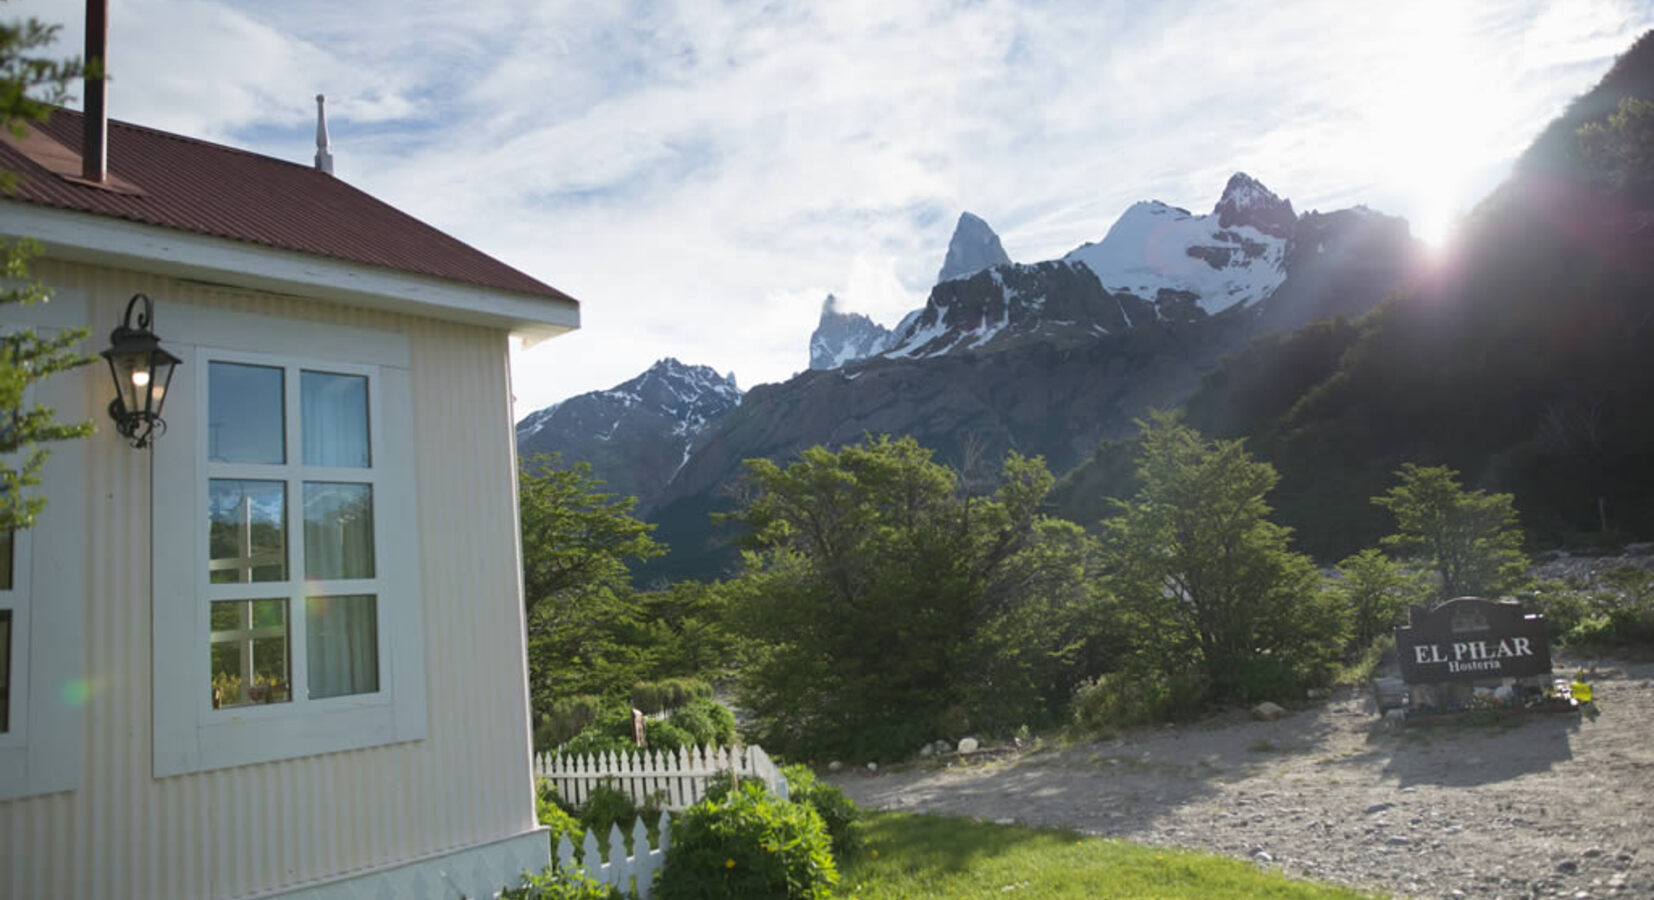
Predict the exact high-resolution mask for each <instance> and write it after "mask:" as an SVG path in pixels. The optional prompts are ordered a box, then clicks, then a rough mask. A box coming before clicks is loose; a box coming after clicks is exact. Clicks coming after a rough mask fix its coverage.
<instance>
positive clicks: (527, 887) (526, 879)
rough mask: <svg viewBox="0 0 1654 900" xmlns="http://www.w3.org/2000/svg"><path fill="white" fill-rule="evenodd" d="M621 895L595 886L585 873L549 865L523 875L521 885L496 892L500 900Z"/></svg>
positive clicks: (614, 899)
mask: <svg viewBox="0 0 1654 900" xmlns="http://www.w3.org/2000/svg"><path fill="white" fill-rule="evenodd" d="M620 898H621V893H620V892H619V891H617V890H615V889H614V888H612V887H609V886H607V885H604V884H599V883H597V882H596V881H593V880H592V879H591V878H589V877H587V875H586V873H584V872H582V871H579V870H575V871H572V872H560V871H557V870H556V869H552V868H550V867H549V866H548V867H547V868H546V870H545V871H544V872H541V873H540V874H538V875H535V874H533V873H531V872H524V873H523V881H522V884H520V885H518V886H517V887H514V888H506V889H505V890H504V891H501V892H500V900H620Z"/></svg>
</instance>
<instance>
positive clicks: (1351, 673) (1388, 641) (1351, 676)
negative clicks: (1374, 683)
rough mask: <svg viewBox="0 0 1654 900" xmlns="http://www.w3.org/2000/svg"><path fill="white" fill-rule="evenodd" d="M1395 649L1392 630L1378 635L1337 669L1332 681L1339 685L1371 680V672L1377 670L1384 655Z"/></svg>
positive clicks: (1364, 682)
mask: <svg viewBox="0 0 1654 900" xmlns="http://www.w3.org/2000/svg"><path fill="white" fill-rule="evenodd" d="M1395 649H1396V636H1395V634H1394V633H1393V632H1392V633H1390V634H1383V635H1379V636H1378V637H1376V638H1374V639H1373V642H1372V643H1370V644H1368V645H1367V647H1366V649H1365V650H1362V651H1361V652H1360V654H1358V655H1357V656H1356V657H1355V659H1354V660H1352V661H1351V662H1350V663H1349V664H1348V665H1346V666H1344V667H1343V668H1342V669H1340V670H1339V672H1338V675H1337V677H1336V678H1334V679H1333V681H1334V683H1336V684H1341V685H1360V684H1366V683H1367V682H1368V681H1370V680H1372V677H1373V673H1375V672H1377V671H1378V667H1379V665H1380V664H1382V663H1383V662H1384V657H1385V656H1387V655H1389V654H1391V653H1394V652H1395Z"/></svg>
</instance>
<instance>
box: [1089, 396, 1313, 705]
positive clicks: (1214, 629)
mask: <svg viewBox="0 0 1654 900" xmlns="http://www.w3.org/2000/svg"><path fill="white" fill-rule="evenodd" d="M1142 445H1143V450H1142V456H1141V458H1140V460H1139V462H1138V481H1139V483H1140V484H1141V488H1140V489H1139V490H1138V492H1137V495H1136V496H1135V497H1133V498H1132V499H1131V500H1129V501H1117V505H1118V507H1119V513H1118V514H1117V515H1116V516H1115V517H1114V518H1112V519H1110V520H1108V521H1106V522H1105V523H1104V528H1105V547H1106V551H1105V552H1106V557H1105V558H1106V559H1107V561H1108V564H1109V567H1110V580H1111V582H1112V584H1113V586H1114V590H1115V593H1116V594H1117V595H1118V596H1119V598H1120V602H1121V603H1122V604H1124V605H1125V606H1126V608H1127V609H1128V610H1130V611H1131V613H1132V618H1131V620H1130V621H1131V622H1132V624H1133V625H1134V626H1135V627H1134V635H1133V636H1134V643H1135V646H1136V649H1137V655H1138V658H1139V662H1140V664H1141V665H1145V666H1148V667H1151V668H1154V669H1156V670H1158V671H1160V672H1162V673H1165V674H1167V675H1168V676H1169V675H1170V673H1173V672H1178V671H1182V670H1184V669H1185V668H1186V667H1187V666H1189V665H1191V664H1192V665H1194V666H1196V667H1198V669H1199V671H1200V672H1201V673H1202V674H1203V675H1204V681H1205V686H1206V690H1207V691H1209V693H1210V696H1212V697H1213V698H1214V699H1236V698H1244V699H1251V698H1252V697H1253V696H1257V695H1268V694H1284V693H1285V692H1287V691H1289V690H1291V689H1292V687H1293V686H1294V685H1295V684H1297V683H1298V682H1299V681H1300V680H1302V679H1306V678H1316V677H1319V676H1321V675H1323V674H1324V673H1325V672H1326V671H1327V669H1328V667H1329V666H1330V664H1331V663H1332V662H1333V661H1334V660H1335V659H1336V658H1337V656H1338V653H1339V651H1340V650H1341V649H1342V640H1343V622H1342V619H1341V616H1340V615H1339V611H1338V610H1337V608H1336V606H1335V605H1334V604H1332V603H1330V602H1329V601H1328V600H1327V599H1326V598H1325V597H1324V595H1323V594H1322V593H1321V592H1320V591H1318V590H1316V587H1317V583H1316V579H1317V576H1316V572H1315V567H1314V566H1313V565H1312V564H1311V563H1310V560H1309V558H1308V557H1306V556H1303V555H1302V554H1298V553H1294V552H1292V551H1291V550H1290V549H1289V548H1288V537H1289V533H1290V532H1289V530H1288V529H1286V528H1283V527H1281V526H1279V525H1276V524H1274V523H1273V522H1270V521H1269V519H1268V516H1269V505H1268V504H1267V503H1265V502H1264V496H1265V495H1266V494H1268V493H1269V491H1270V489H1271V488H1273V487H1274V486H1275V481H1276V475H1275V470H1274V468H1273V467H1272V466H1270V465H1269V464H1268V463H1265V462H1258V461H1256V460H1254V459H1252V457H1251V456H1250V455H1249V454H1248V453H1247V452H1246V450H1245V448H1244V447H1243V446H1242V444H1241V442H1240V441H1207V440H1205V439H1204V438H1202V437H1201V435H1200V434H1199V433H1198V432H1196V431H1195V430H1194V429H1192V428H1189V427H1188V426H1186V425H1183V424H1181V423H1180V422H1179V421H1178V420H1177V419H1176V418H1175V417H1174V416H1172V415H1170V414H1166V413H1159V412H1155V413H1152V414H1151V415H1150V418H1149V421H1148V422H1146V423H1144V424H1143V430H1142Z"/></svg>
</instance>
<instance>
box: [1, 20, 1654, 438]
mask: <svg viewBox="0 0 1654 900" xmlns="http://www.w3.org/2000/svg"><path fill="white" fill-rule="evenodd" d="M6 12H7V13H8V14H11V15H17V14H28V13H31V12H32V13H34V14H36V15H40V16H42V17H43V18H56V19H58V20H76V27H73V28H71V29H69V33H66V35H65V36H66V39H67V40H66V44H67V45H68V46H70V47H73V48H78V46H79V42H80V36H79V31H78V19H79V16H80V4H78V3H68V2H67V0H63V2H57V3H42V2H38V0H29V2H13V3H10V4H9V5H8V6H7V7H6ZM114 16H115V18H114V25H113V28H114V31H113V34H112V38H111V43H112V49H111V67H112V69H113V70H114V72H115V74H116V75H117V79H118V80H117V82H116V84H115V85H114V87H113V88H112V91H111V104H112V107H113V110H114V112H115V114H116V115H117V117H121V118H126V119H129V120H134V121H140V122H143V123H145V124H150V125H155V126H158V127H162V128H170V129H173V130H177V131H181V132H184V133H189V134H195V135H200V136H204V137H209V138H212V139H219V140H227V141H230V142H232V143H236V144H239V145H242V146H248V147H250V148H252V149H257V150H260V151H262V152H268V153H272V154H274V155H278V156H283V157H285V158H290V159H297V160H308V159H309V156H310V153H311V131H310V129H311V126H312V119H311V116H313V114H314V107H313V105H312V101H311V97H312V96H313V95H314V94H315V93H317V92H326V93H327V94H328V97H329V111H330V125H331V127H332V134H333V139H334V154H335V158H336V160H337V166H338V172H339V174H340V176H341V177H344V178H346V179H348V180H350V181H352V182H353V183H355V184H357V185H359V186H361V187H363V188H365V189H367V190H369V191H371V192H373V193H374V194H375V195H377V196H380V197H382V198H384V199H386V200H388V201H390V202H392V203H394V204H396V205H398V206H400V207H402V208H404V209H407V210H408V211H409V212H412V213H414V214H415V215H418V216H421V217H423V218H425V219H427V220H429V221H431V222H432V223H433V224H435V225H437V226H438V227H441V228H443V229H444V230H446V231H449V232H450V233H453V234H455V235H457V236H458V237H460V238H462V239H464V240H467V241H469V242H471V243H473V244H475V245H477V246H478V247H480V248H482V249H484V250H486V251H488V252H490V253H493V254H495V255H497V256H499V257H500V258H502V259H504V260H506V261H507V262H510V263H512V264H513V265H516V266H518V267H520V268H522V269H524V270H526V271H528V272H530V273H532V274H534V275H536V276H538V277H540V278H542V279H544V280H546V281H547V282H549V283H551V284H554V285H557V286H558V287H560V288H562V289H564V290H566V291H569V292H570V293H572V294H574V295H575V296H577V297H579V298H581V299H582V300H583V301H584V302H585V305H584V308H583V313H582V314H583V320H584V327H583V329H582V330H581V331H580V332H578V333H576V334H574V335H570V336H567V337H563V338H559V339H557V340H555V341H552V342H549V343H547V344H545V345H543V346H541V347H538V348H536V349H534V350H531V351H529V352H527V353H525V354H521V355H520V356H519V358H518V360H517V364H516V366H515V373H516V377H515V384H516V389H517V392H518V395H519V398H520V403H519V410H520V411H523V412H526V411H528V410H530V409H533V408H536V407H538V406H540V405H543V404H545V403H547V402H550V401H552V400H555V399H558V398H560V397H563V396H566V395H568V394H571V393H576V392H579V391H584V390H590V389H594V388H599V387H607V386H609V385H611V384H614V383H616V382H619V381H622V380H624V379H626V378H629V377H631V376H632V375H634V374H636V373H637V372H638V371H640V370H641V369H643V368H644V367H645V366H647V365H648V364H649V363H650V362H652V361H653V360H654V359H656V358H658V357H661V356H667V355H673V356H677V357H679V358H681V359H684V360H685V361H690V362H697V363H705V364H708V365H712V366H714V367H716V368H718V369H719V370H720V371H727V370H730V369H734V370H735V371H736V373H737V374H738V375H739V376H740V378H741V381H742V383H743V385H746V386H750V385H752V384H754V383H757V382H762V381H769V380H776V379H780V378H784V377H787V376H788V375H789V374H791V373H792V372H794V371H796V370H797V369H800V368H802V367H803V366H804V365H805V364H806V362H807V349H806V345H807V340H808V336H809V332H810V329H811V328H813V327H814V323H815V318H816V315H817V314H818V312H819V309H820V302H821V298H822V296H823V295H824V294H825V293H826V292H828V291H833V292H836V293H838V294H839V295H840V296H841V297H843V298H844V299H845V301H846V303H847V305H848V306H849V307H850V308H853V309H858V310H864V311H867V312H870V313H872V314H873V315H875V317H877V318H880V319H882V320H883V321H885V322H886V323H887V324H893V322H894V319H895V318H896V317H897V316H898V315H900V313H901V312H902V311H903V310H904V309H906V308H909V307H911V306H916V305H918V304H919V303H921V302H922V301H923V296H924V292H925V291H926V290H927V289H928V287H929V284H930V280H931V279H932V278H934V277H935V272H936V269H937V267H938V266H939V265H940V262H941V257H942V254H943V251H944V249H945V246H946V241H947V238H948V234H949V231H950V230H951V228H952V226H953V223H954V221H955V219H956V218H957V216H958V213H959V211H960V210H962V209H969V210H971V211H973V212H975V213H977V214H979V215H981V216H983V217H984V218H986V219H987V220H988V221H989V222H990V223H991V224H992V225H993V226H994V227H995V228H996V229H997V230H998V231H999V233H1000V234H1001V236H1002V238H1003V240H1004V243H1005V246H1006V249H1007V251H1008V252H1010V254H1011V255H1012V257H1013V258H1016V259H1019V260H1023V261H1032V260H1037V259H1043V258H1050V257H1053V256H1056V255H1059V254H1061V253H1063V252H1065V251H1066V250H1068V249H1070V248H1072V247H1073V246H1075V245H1077V244H1079V243H1080V242H1082V241H1085V240H1095V239H1097V238H1100V237H1101V236H1102V235H1103V234H1104V233H1105V232H1106V231H1107V229H1108V226H1109V225H1110V224H1111V223H1112V222H1113V219H1114V218H1115V217H1116V216H1117V215H1118V214H1119V212H1120V211H1121V210H1122V209H1123V208H1124V207H1125V206H1126V205H1128V204H1129V203H1131V202H1132V201H1134V200H1137V199H1142V198H1146V197H1155V198H1159V199H1162V200H1165V201H1167V202H1171V203H1176V204H1180V205H1184V206H1189V207H1194V208H1208V207H1210V205H1211V204H1212V203H1213V202H1214V201H1215V200H1216V199H1217V197H1216V195H1217V192H1218V191H1219V190H1220V189H1221V187H1222V185H1223V182H1224V180H1225V179H1226V178H1227V177H1228V175H1229V173H1230V172H1232V171H1234V170H1236V169H1244V170H1246V171H1249V172H1251V173H1252V174H1253V175H1255V176H1257V177H1259V178H1260V179H1262V180H1263V181H1264V182H1265V183H1267V184H1269V185H1270V186H1271V187H1272V188H1274V189H1275V190H1276V191H1277V192H1279V193H1281V194H1283V195H1285V196H1289V197H1291V198H1292V199H1293V201H1294V204H1295V205H1296V206H1297V207H1298V208H1299V209H1308V208H1312V207H1319V208H1322V209H1327V208H1334V207H1337V206H1342V205H1348V204H1350V203H1354V202H1366V203H1368V204H1369V205H1372V206H1374V207H1377V208H1380V209H1384V210H1386V211H1391V212H1397V213H1401V214H1405V215H1408V216H1409V217H1411V218H1414V219H1415V220H1429V221H1433V222H1438V223H1442V224H1443V225H1445V223H1446V222H1448V221H1450V220H1451V218H1452V217H1453V216H1454V215H1455V214H1456V213H1458V212H1459V211H1461V210H1463V209H1464V208H1465V207H1466V206H1468V205H1469V204H1471V203H1473V202H1474V201H1475V200H1476V199H1477V198H1478V197H1479V196H1480V194H1481V193H1483V192H1485V190H1486V189H1487V188H1488V187H1490V186H1491V184H1492V183H1493V182H1494V181H1495V180H1496V179H1497V178H1498V177H1500V175H1501V174H1502V173H1503V171H1505V169H1506V168H1507V167H1508V165H1509V163H1510V161H1511V160H1512V159H1513V158H1514V156H1515V154H1516V153H1518V152H1520V150H1521V149H1522V147H1523V146H1524V145H1525V144H1526V142H1527V140H1528V139H1529V138H1530V137H1531V136H1532V134H1533V133H1535V132H1536V131H1537V130H1538V129H1539V128H1540V127H1541V126H1542V125H1543V124H1544V123H1545V121H1546V120H1548V119H1549V118H1550V117H1551V116H1553V115H1554V114H1555V113H1557V112H1558V111H1560V109H1561V107H1562V106H1563V105H1564V104H1565V103H1566V101H1567V100H1568V99H1569V98H1570V97H1571V96H1573V95H1575V94H1577V93H1579V92H1581V91H1583V90H1585V89H1586V88H1588V87H1589V86H1590V84H1591V83H1592V82H1593V81H1594V80H1595V78H1597V77H1598V76H1599V75H1600V74H1601V72H1602V71H1604V70H1605V69H1606V67H1607V65H1608V63H1609V61H1610V60H1611V58H1612V56H1613V54H1615V53H1617V52H1619V51H1621V50H1623V49H1624V48H1625V47H1626V46H1628V45H1629V43H1630V41H1631V40H1632V39H1633V38H1634V37H1635V36H1636V35H1637V34H1638V33H1639V32H1640V31H1642V30H1644V29H1646V28H1648V27H1650V26H1651V25H1654V4H1651V3H1650V2H1649V0H1576V2H1568V3H1555V4H1547V3H1541V2H1537V0H1530V2H1525V3H1514V4H1513V3H1496V2H1486V3H1451V4H1449V3H1441V2H1439V0H1398V2H1394V3H1387V4H1381V5H1372V4H1368V5H1350V4H1322V3H1314V2H1308V0H1305V2H1284V0H1275V2H1271V0H1230V2H1203V3H1165V4H1142V3H1124V2H1113V3H1095V2H1089V0H1051V2H1016V0H857V2H834V3H812V2H807V0H778V2H773V3H766V4H751V3H745V2H740V0H730V2H708V0H626V2H601V0H583V2H555V3H546V2H537V0H474V2H471V3H465V4H455V3H451V2H447V0H440V2H439V0H355V2H349V3H343V2H337V0H286V2H282V3H268V2H252V0H245V2H234V3H231V2H209V0H130V2H122V3H117V4H114Z"/></svg>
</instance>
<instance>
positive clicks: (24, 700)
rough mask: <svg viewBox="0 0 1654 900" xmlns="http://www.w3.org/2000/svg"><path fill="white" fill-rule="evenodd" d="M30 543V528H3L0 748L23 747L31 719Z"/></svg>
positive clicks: (0, 544)
mask: <svg viewBox="0 0 1654 900" xmlns="http://www.w3.org/2000/svg"><path fill="white" fill-rule="evenodd" d="M31 543H32V542H31V541H30V540H29V532H28V531H16V532H14V531H0V748H6V747H18V746H22V745H23V740H24V729H25V725H26V723H27V722H28V720H29V715H28V712H29V694H28V690H27V684H28V682H27V677H26V676H27V673H28V670H29V642H28V641H27V640H26V638H27V636H28V634H29V602H28V600H29V556H30V554H29V550H30V544H31ZM20 637H22V638H25V639H23V640H19V638H20ZM14 688H15V690H14Z"/></svg>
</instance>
